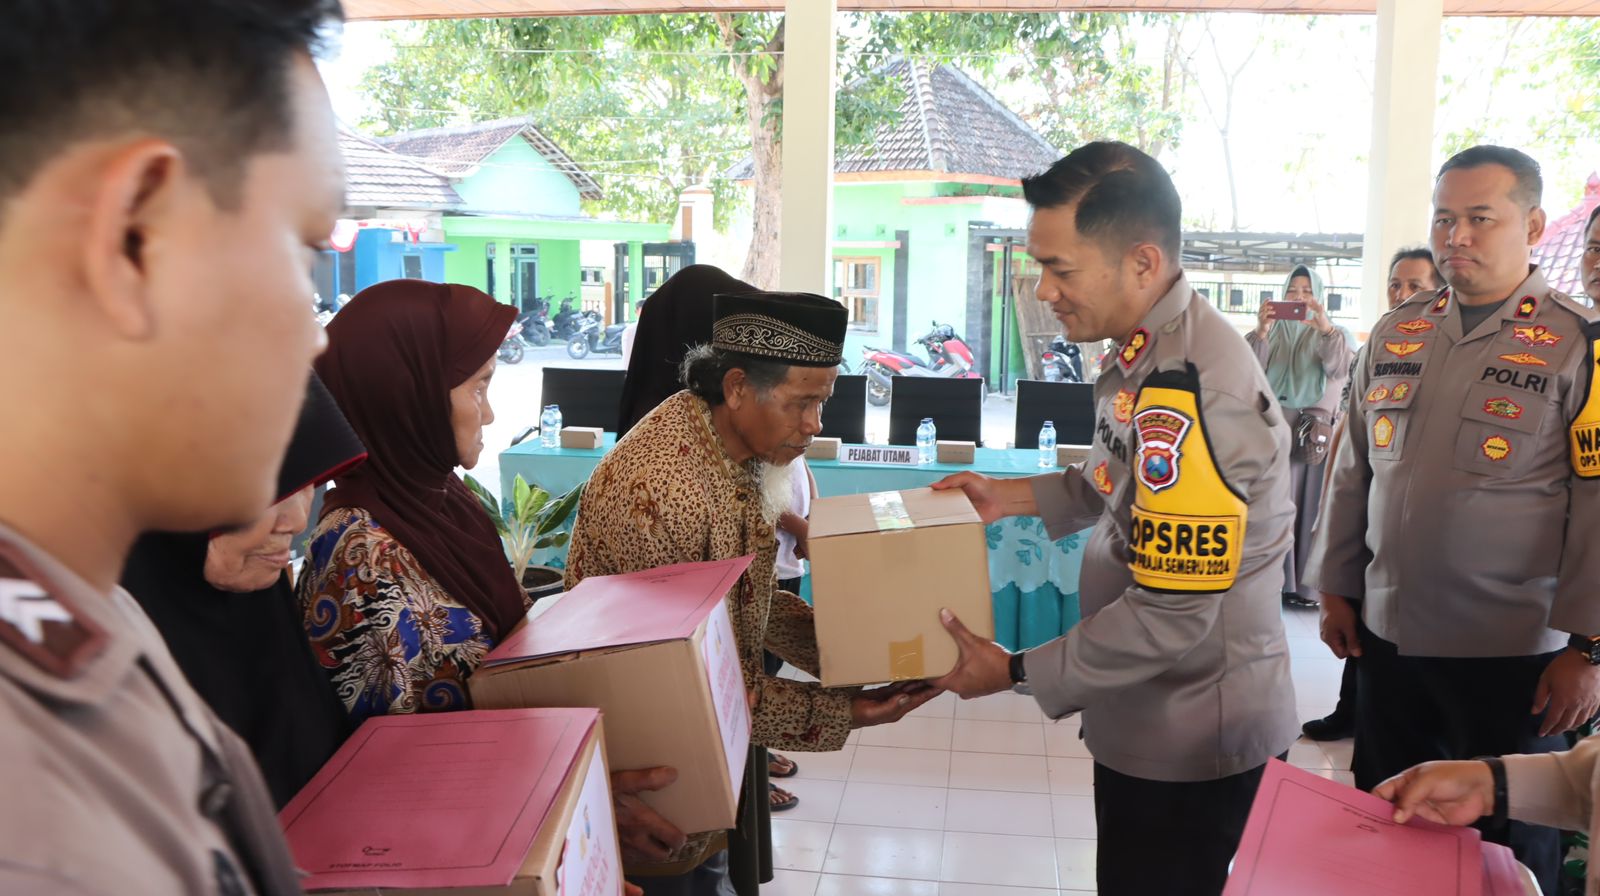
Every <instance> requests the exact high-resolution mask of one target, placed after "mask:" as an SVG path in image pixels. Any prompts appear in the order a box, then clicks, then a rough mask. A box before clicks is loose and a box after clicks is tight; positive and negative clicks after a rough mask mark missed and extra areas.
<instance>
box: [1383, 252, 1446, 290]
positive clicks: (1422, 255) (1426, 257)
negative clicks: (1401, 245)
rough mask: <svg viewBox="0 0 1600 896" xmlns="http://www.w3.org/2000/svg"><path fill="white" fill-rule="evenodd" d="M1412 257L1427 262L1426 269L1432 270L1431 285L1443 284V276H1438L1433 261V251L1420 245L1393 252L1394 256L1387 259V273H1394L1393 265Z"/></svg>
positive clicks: (1437, 267) (1437, 268)
mask: <svg viewBox="0 0 1600 896" xmlns="http://www.w3.org/2000/svg"><path fill="white" fill-rule="evenodd" d="M1412 259H1420V260H1422V261H1426V262H1427V263H1428V270H1430V271H1432V272H1433V285H1434V286H1435V287H1438V286H1441V285H1443V284H1444V277H1442V276H1440V274H1439V266H1438V265H1437V264H1434V262H1433V251H1432V250H1430V249H1424V248H1423V247H1421V246H1412V247H1410V248H1407V249H1401V250H1400V251H1398V252H1396V253H1394V257H1393V258H1391V259H1389V273H1391V274H1393V273H1394V266H1395V265H1397V264H1399V263H1400V262H1402V261H1411V260H1412Z"/></svg>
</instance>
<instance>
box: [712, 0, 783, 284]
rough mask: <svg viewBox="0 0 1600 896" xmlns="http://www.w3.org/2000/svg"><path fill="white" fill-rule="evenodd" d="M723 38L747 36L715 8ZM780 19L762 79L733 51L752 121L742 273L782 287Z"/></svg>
mask: <svg viewBox="0 0 1600 896" xmlns="http://www.w3.org/2000/svg"><path fill="white" fill-rule="evenodd" d="M716 22H717V25H718V27H719V28H720V29H721V30H722V42H723V45H724V46H725V47H727V48H728V49H729V50H733V51H737V50H738V49H739V47H740V44H741V41H742V39H743V38H747V37H748V35H741V34H740V33H739V26H738V23H737V21H736V20H735V18H734V16H733V15H732V14H730V13H717V14H716ZM783 26H784V22H783V20H782V19H779V20H778V24H777V27H776V28H774V29H773V34H772V37H771V38H770V39H768V40H767V42H766V46H765V52H768V53H771V54H772V55H773V57H774V64H773V68H772V70H771V72H770V73H769V74H768V76H767V77H766V78H765V79H763V78H762V75H761V72H760V71H759V70H758V69H757V68H756V67H755V66H754V65H753V64H752V60H751V58H750V57H749V56H740V55H736V56H734V57H733V60H734V61H733V68H734V72H735V74H737V75H738V76H739V81H740V82H741V83H743V84H744V100H745V116H746V118H747V119H748V123H749V126H750V158H751V160H752V161H753V162H754V174H753V176H752V181H751V187H752V193H753V200H752V202H751V218H752V227H751V233H750V251H749V252H748V253H746V255H745V260H744V270H743V271H742V272H741V274H740V278H741V279H743V280H744V281H745V282H746V283H749V284H750V285H751V286H754V287H756V288H757V289H777V288H778V224H779V219H780V218H781V217H782V211H783V155H782V141H780V140H779V138H778V126H779V124H780V123H781V118H780V117H779V115H778V110H777V109H776V108H774V106H776V105H777V104H778V103H780V102H781V101H782V100H783V42H784V41H783V37H784V32H783Z"/></svg>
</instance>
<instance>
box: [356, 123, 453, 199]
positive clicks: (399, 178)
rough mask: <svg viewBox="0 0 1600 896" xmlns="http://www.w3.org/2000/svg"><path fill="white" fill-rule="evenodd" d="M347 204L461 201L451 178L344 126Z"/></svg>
mask: <svg viewBox="0 0 1600 896" xmlns="http://www.w3.org/2000/svg"><path fill="white" fill-rule="evenodd" d="M339 151H340V152H341V153H342V154H343V155H344V165H345V205H347V206H349V207H350V208H368V207H372V208H423V209H442V208H455V207H457V206H459V205H461V197H460V196H459V195H457V194H456V191H455V189H454V188H453V187H451V186H450V181H449V180H447V179H445V177H444V176H443V175H441V174H439V173H438V172H436V171H433V170H430V169H429V168H427V167H426V166H423V165H420V164H418V163H416V162H414V161H412V160H411V159H407V158H405V157H403V156H400V155H398V154H396V153H394V152H392V151H390V150H388V149H385V148H384V147H382V146H379V145H378V144H376V143H374V142H372V141H371V140H369V139H367V138H366V137H363V136H361V135H359V134H354V133H351V132H349V131H345V130H341V131H340V132H339Z"/></svg>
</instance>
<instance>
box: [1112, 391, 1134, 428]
mask: <svg viewBox="0 0 1600 896" xmlns="http://www.w3.org/2000/svg"><path fill="white" fill-rule="evenodd" d="M1136 397H1138V396H1136V395H1135V394H1134V393H1132V392H1130V391H1128V390H1127V389H1118V390H1117V394H1116V395H1114V396H1112V398H1111V416H1113V417H1115V418H1117V422H1118V423H1127V422H1128V421H1129V420H1132V419H1133V400H1134V399H1135V398H1136Z"/></svg>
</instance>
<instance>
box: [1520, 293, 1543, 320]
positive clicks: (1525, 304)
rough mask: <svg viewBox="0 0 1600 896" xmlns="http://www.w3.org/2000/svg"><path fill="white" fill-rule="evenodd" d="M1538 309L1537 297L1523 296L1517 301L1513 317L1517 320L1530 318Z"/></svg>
mask: <svg viewBox="0 0 1600 896" xmlns="http://www.w3.org/2000/svg"><path fill="white" fill-rule="evenodd" d="M1538 310H1539V300H1538V299H1536V298H1534V297H1533V296H1523V297H1522V301H1520V302H1518V303H1517V313H1516V315H1515V317H1516V318H1517V320H1531V319H1532V318H1533V313H1534V312H1535V311H1538Z"/></svg>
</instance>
